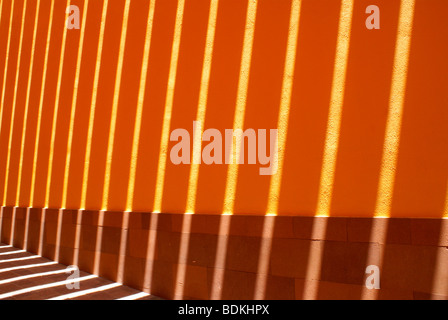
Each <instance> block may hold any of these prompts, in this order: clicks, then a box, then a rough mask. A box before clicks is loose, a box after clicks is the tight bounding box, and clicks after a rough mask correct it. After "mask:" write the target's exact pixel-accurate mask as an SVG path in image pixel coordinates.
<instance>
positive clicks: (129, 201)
mask: <svg viewBox="0 0 448 320" xmlns="http://www.w3.org/2000/svg"><path fill="white" fill-rule="evenodd" d="M155 5H156V0H152V1H151V2H150V3H149V13H148V23H147V24H146V36H145V47H144V51H143V61H142V72H141V74H140V86H139V91H138V100H137V110H136V113H135V121H134V123H135V126H134V136H133V139H132V152H131V164H130V166H129V181H128V193H127V196H126V210H127V211H132V206H133V203H134V188H135V175H136V172H137V157H138V148H139V144H140V131H141V126H142V114H143V103H144V101H145V89H146V81H147V79H148V64H149V52H150V49H151V37H152V26H153V21H154V11H155Z"/></svg>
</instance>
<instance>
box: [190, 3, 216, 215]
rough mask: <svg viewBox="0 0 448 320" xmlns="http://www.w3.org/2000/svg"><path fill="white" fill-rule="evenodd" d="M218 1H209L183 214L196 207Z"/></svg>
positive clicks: (192, 211) (191, 211)
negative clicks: (195, 124) (194, 130)
mask: <svg viewBox="0 0 448 320" xmlns="http://www.w3.org/2000/svg"><path fill="white" fill-rule="evenodd" d="M218 4H219V0H211V3H210V11H209V16H208V25H207V36H206V39H205V52H204V62H203V65H202V76H201V87H200V89H199V104H198V110H197V114H196V121H197V123H198V124H199V126H198V127H196V129H197V128H199V130H197V132H195V133H194V138H195V139H194V141H193V161H192V163H191V167H190V177H189V180H188V193H187V206H186V210H185V212H187V213H194V211H195V206H196V192H197V185H198V177H199V163H200V161H201V155H202V152H201V150H202V132H203V128H204V122H205V114H206V111H207V99H208V88H209V84H210V71H211V67H212V59H213V45H214V42H215V30H216V20H217V17H218Z"/></svg>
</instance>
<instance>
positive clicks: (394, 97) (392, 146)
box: [375, 0, 415, 217]
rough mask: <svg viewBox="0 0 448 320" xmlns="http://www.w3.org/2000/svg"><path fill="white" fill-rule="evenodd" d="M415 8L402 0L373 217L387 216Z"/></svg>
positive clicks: (411, 0)
mask: <svg viewBox="0 0 448 320" xmlns="http://www.w3.org/2000/svg"><path fill="white" fill-rule="evenodd" d="M414 7H415V1H414V0H402V1H401V7H400V20H399V22H398V32H397V40H396V41H397V42H396V45H395V56H394V65H393V69H392V70H393V73H392V84H391V88H390V92H391V94H390V98H389V114H388V118H387V124H386V132H385V141H384V145H383V158H382V161H381V171H380V178H379V184H378V193H377V201H376V206H375V216H376V217H388V216H389V215H390V208H391V203H392V194H393V188H394V183H395V170H396V166H397V156H398V147H399V144H400V131H401V121H402V116H403V105H404V99H405V92H406V79H407V74H408V63H409V51H410V46H411V38H412V22H413V19H414Z"/></svg>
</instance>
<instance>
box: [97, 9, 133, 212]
mask: <svg viewBox="0 0 448 320" xmlns="http://www.w3.org/2000/svg"><path fill="white" fill-rule="evenodd" d="M130 5H131V0H126V5H125V8H124V16H123V25H122V28H121V39H120V51H119V54H118V64H117V73H116V77H115V88H114V99H113V102H112V114H111V119H110V127H109V141H108V144H107V156H106V171H105V173H104V188H103V202H102V208H103V209H102V210H107V204H108V201H109V188H110V175H111V170H112V155H113V152H114V139H115V128H116V125H117V113H118V101H119V98H120V88H121V74H122V71H123V60H124V49H125V47H126V35H127V30H128V19H129V7H130Z"/></svg>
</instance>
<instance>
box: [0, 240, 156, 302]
mask: <svg viewBox="0 0 448 320" xmlns="http://www.w3.org/2000/svg"><path fill="white" fill-rule="evenodd" d="M72 275H73V270H72V271H70V270H68V269H67V266H65V265H62V264H59V263H56V262H54V261H51V260H48V259H45V258H42V257H40V256H37V255H34V254H31V253H29V252H26V251H24V250H20V249H16V248H14V247H12V246H9V245H5V244H0V300H4V299H6V300H47V299H50V300H117V299H118V300H158V299H159V298H157V297H155V296H151V295H149V294H147V293H144V292H141V291H138V290H135V289H132V288H130V287H127V286H124V285H121V284H118V283H115V282H112V281H109V280H106V279H103V278H100V277H97V276H94V275H91V274H88V273H86V272H83V271H80V272H79V278H78V279H79V282H78V284H79V289H77V288H76V287H75V288H73V279H72V278H69V277H72ZM67 285H68V286H67ZM70 287H72V289H70Z"/></svg>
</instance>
